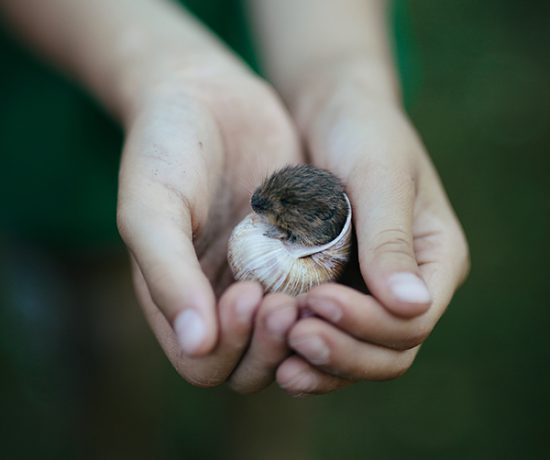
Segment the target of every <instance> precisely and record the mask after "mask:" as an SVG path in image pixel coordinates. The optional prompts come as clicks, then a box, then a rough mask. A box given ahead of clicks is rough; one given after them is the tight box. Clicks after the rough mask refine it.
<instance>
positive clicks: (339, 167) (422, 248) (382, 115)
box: [277, 72, 468, 393]
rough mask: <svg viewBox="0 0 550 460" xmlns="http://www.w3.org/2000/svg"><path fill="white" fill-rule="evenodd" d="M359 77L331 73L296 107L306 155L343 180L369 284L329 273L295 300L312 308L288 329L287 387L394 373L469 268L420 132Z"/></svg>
mask: <svg viewBox="0 0 550 460" xmlns="http://www.w3.org/2000/svg"><path fill="white" fill-rule="evenodd" d="M368 81H369V80H368V79H365V80H362V79H361V78H360V76H358V75H356V74H354V75H347V76H346V75H345V74H344V72H341V73H340V74H339V76H338V78H336V79H335V80H333V81H331V82H330V83H328V84H326V85H325V84H323V85H319V87H318V89H317V90H314V91H312V92H310V93H309V95H308V96H307V97H304V99H303V101H304V102H303V104H299V105H298V106H297V107H298V108H297V111H296V113H297V117H298V119H299V124H300V125H301V127H302V130H303V133H304V136H305V138H306V142H307V145H308V147H309V149H310V152H311V155H312V158H313V161H314V163H315V164H317V165H318V166H320V167H325V168H328V169H330V170H331V171H333V172H334V173H336V174H337V175H338V176H340V177H341V178H342V179H343V180H344V182H345V183H346V184H347V191H348V193H349V197H350V200H351V203H352V206H353V212H354V224H355V231H356V233H357V239H358V259H359V267H360V270H361V274H362V278H363V280H364V282H365V283H366V285H367V286H368V290H369V294H365V293H361V292H359V291H357V290H355V289H351V288H350V287H345V286H343V285H336V284H330V285H323V286H319V287H317V288H315V289H313V290H311V291H310V292H309V293H308V294H307V296H306V297H305V299H303V301H302V304H303V306H304V307H307V308H309V309H310V310H313V312H315V313H316V314H317V315H318V316H319V317H321V318H322V319H319V318H308V319H302V320H300V321H299V322H298V323H297V324H296V325H295V326H293V328H292V330H291V332H290V335H289V343H290V346H291V348H292V349H293V350H295V351H296V353H298V355H299V356H293V357H290V358H288V359H287V360H286V361H285V362H284V363H283V364H282V365H281V366H280V367H279V369H278V372H277V380H278V382H279V384H280V385H281V386H282V387H283V388H284V389H286V390H287V391H288V392H290V393H325V392H328V391H331V390H334V389H336V388H339V387H341V386H343V385H345V384H347V383H349V382H353V381H357V380H380V379H389V378H395V377H397V376H399V375H401V374H402V373H403V372H405V371H406V370H407V369H408V368H409V367H410V365H411V364H412V362H413V360H414V358H415V356H416V354H417V352H418V349H419V346H420V344H421V343H422V342H423V341H424V340H425V339H426V338H427V337H428V336H429V334H430V332H431V331H432V329H433V327H434V326H435V324H436V322H437V321H438V319H439V317H440V316H441V315H442V313H443V312H444V310H445V308H446V307H447V305H448V303H449V302H450V300H451V297H452V295H453V293H454V291H455V289H456V288H457V286H458V285H459V284H460V283H461V282H462V281H463V279H464V278H465V276H466V274H467V272H468V249H467V244H466V241H465V238H464V235H463V233H462V230H461V228H460V225H459V223H458V221H457V219H456V217H455V215H454V213H453V210H452V209H451V206H450V204H449V202H448V200H447V197H446V195H445V192H444V190H443V188H442V186H441V183H440V181H439V178H438V177H437V173H436V172H435V170H434V168H433V166H432V164H431V162H430V160H429V158H428V156H427V154H426V152H425V150H424V147H423V146H422V143H421V141H420V140H419V139H418V136H417V135H416V133H415V132H414V130H413V128H412V127H411V125H410V124H409V122H408V120H407V119H406V116H405V115H404V114H403V112H402V110H401V108H400V107H399V105H398V103H397V102H395V100H394V99H392V98H384V97H383V96H382V94H384V93H383V92H375V91H371V89H370V87H369V84H367V82H368ZM308 88H310V89H309V90H308V91H311V88H315V85H309V86H308ZM354 268H355V270H357V271H358V267H350V269H351V271H353V270H354ZM363 280H360V282H359V283H357V282H356V283H355V284H356V287H358V286H357V285H359V286H360V285H361V284H363V283H362V281H363ZM356 281H357V280H356Z"/></svg>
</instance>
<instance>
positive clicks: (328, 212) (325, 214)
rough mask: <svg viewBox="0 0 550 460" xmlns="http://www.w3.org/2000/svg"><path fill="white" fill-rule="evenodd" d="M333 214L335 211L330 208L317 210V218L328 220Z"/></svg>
mask: <svg viewBox="0 0 550 460" xmlns="http://www.w3.org/2000/svg"><path fill="white" fill-rule="evenodd" d="M334 214H336V211H335V210H334V209H332V208H326V209H323V210H320V211H319V218H320V219H321V220H330V219H332V218H333V217H334Z"/></svg>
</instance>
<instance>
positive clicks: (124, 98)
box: [0, 0, 468, 394]
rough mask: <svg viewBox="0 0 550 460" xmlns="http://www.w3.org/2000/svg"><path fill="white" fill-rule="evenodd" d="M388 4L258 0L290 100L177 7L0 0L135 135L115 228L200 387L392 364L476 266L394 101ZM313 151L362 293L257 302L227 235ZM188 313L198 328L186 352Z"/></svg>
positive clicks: (366, 370) (145, 1)
mask: <svg viewBox="0 0 550 460" xmlns="http://www.w3.org/2000/svg"><path fill="white" fill-rule="evenodd" d="M383 3H384V2H381V1H376V0H361V1H360V0H338V1H336V0H332V1H326V2H317V1H314V0H279V1H277V2H273V1H270V0H250V7H251V17H252V19H253V23H254V24H255V25H256V27H257V39H258V42H259V44H260V49H261V53H262V56H263V59H264V62H265V66H266V68H267V69H268V73H269V76H270V78H271V80H272V81H273V83H274V85H275V87H276V88H277V91H278V92H279V94H281V95H282V97H283V98H284V99H285V100H286V101H287V106H288V109H289V111H290V112H287V111H286V110H285V108H284V106H283V104H282V102H281V100H280V99H279V97H278V96H277V94H276V92H275V91H274V90H273V88H272V87H271V86H270V85H268V84H267V83H265V82H263V81H261V80H259V79H258V78H257V77H255V76H253V75H252V74H251V72H250V71H249V70H248V69H247V68H246V67H245V66H244V65H243V64H242V63H241V62H240V61H239V60H238V59H237V58H236V57H234V56H232V55H231V53H230V52H229V51H228V50H227V49H225V48H224V47H223V45H221V44H220V43H219V42H218V41H217V40H216V39H215V38H214V37H212V36H211V35H210V34H209V33H208V32H206V31H205V30H204V29H203V28H202V27H201V26H200V25H199V24H197V23H196V22H195V21H194V20H193V19H192V18H190V17H189V16H188V15H186V14H185V12H184V11H182V10H181V9H179V8H177V7H175V6H174V5H172V4H171V3H169V2H167V1H162V0H118V1H117V2H112V1H111V0H96V1H94V2H87V1H84V0H48V1H43V0H0V7H1V8H2V9H3V12H4V13H5V17H6V18H7V19H8V20H9V21H10V24H11V25H12V27H13V29H14V30H15V31H16V33H18V34H19V35H20V36H21V37H22V38H23V39H24V40H26V41H27V42H29V43H30V44H31V45H32V46H33V47H34V48H35V49H36V50H37V51H38V52H40V53H41V54H42V55H43V56H45V57H46V58H47V59H49V60H50V61H51V62H53V63H55V64H56V65H57V66H59V67H60V68H62V69H63V70H64V71H65V72H67V73H69V74H71V75H72V76H73V77H74V78H75V79H76V80H78V81H79V82H80V83H81V84H82V85H84V86H85V87H87V88H88V89H89V91H90V92H91V93H92V94H94V95H95V97H96V98H97V99H98V100H99V101H100V102H101V103H102V104H103V105H104V106H105V107H106V108H107V109H108V110H109V111H110V112H111V113H112V115H113V116H114V117H115V118H116V119H118V120H119V121H120V123H121V124H122V125H123V127H124V129H125V133H126V141H125V146H124V152H123V156H122V161H121V169H120V183H119V202H118V225H119V229H120V233H121V235H122V237H123V239H124V241H125V243H126V245H127V246H128V249H129V252H130V256H131V260H132V270H133V274H134V281H135V286H136V292H137V295H138V299H139V301H140V304H141V306H142V307H143V310H144V312H145V315H146V317H147V319H148V321H149V323H150V325H151V328H152V330H153V332H154V333H155V335H156V336H157V339H158V340H159V342H160V344H161V346H162V347H163V349H164V351H165V352H166V354H167V356H168V358H169V359H170V360H171V362H172V364H173V365H174V367H175V368H176V369H177V370H178V372H179V373H180V374H181V375H182V377H183V378H185V379H186V380H188V381H189V382H191V383H193V384H195V385H199V386H213V385H218V384H221V383H223V382H229V385H231V386H232V387H233V388H234V389H235V390H236V391H239V392H243V393H249V392H254V391H258V390H260V389H261V388H263V387H265V386H266V385H268V384H269V383H270V382H271V381H272V380H273V379H274V378H275V379H276V381H277V382H278V384H279V385H280V386H281V387H282V388H284V389H285V390H286V391H287V392H289V393H290V394H321V393H327V392H330V391H333V390H335V389H338V388H340V387H342V386H345V385H347V384H349V383H350V382H354V381H358V380H364V379H368V380H380V379H386V378H394V377H397V376H399V375H401V374H402V373H403V372H405V371H406V369H408V367H409V366H410V365H411V364H412V362H413V360H414V357H415V356H416V353H417V351H418V347H419V345H420V344H421V343H422V342H423V341H424V340H425V339H426V337H427V336H428V335H429V333H430V332H431V330H432V329H433V327H434V326H435V324H436V322H437V320H438V319H439V317H440V316H441V314H443V312H444V310H445V308H446V307H447V305H448V303H449V302H450V300H451V298H452V295H453V293H454V291H455V289H456V288H457V286H458V285H459V284H460V283H461V282H462V280H463V279H464V277H465V276H466V273H467V271H468V251H467V245H466V242H465V239H464V236H463V233H462V231H461V229H460V225H459V224H458V221H457V219H456V217H455V215H454V213H453V211H452V209H451V207H450V205H449V202H448V200H447V198H446V196H445V193H444V191H443V188H442V186H441V184H440V182H439V179H438V177H437V174H436V172H435V170H434V168H433V166H432V165H431V162H430V161H429V158H428V156H427V154H426V152H425V149H424V147H423V146H422V143H421V141H420V140H419V138H418V136H417V135H416V134H415V132H414V129H413V128H412V127H411V125H410V123H409V121H408V120H407V118H406V116H405V114H404V112H403V109H402V107H401V104H400V102H399V94H398V90H397V85H396V84H395V78H394V75H393V68H392V64H391V60H390V58H389V53H388V45H387V31H386V30H385V29H384V23H385V20H384V5H383ZM281 31H284V33H282V32H281ZM300 138H301V139H303V140H304V144H305V150H304V151H302V149H301V148H300V145H301V143H300V141H299V139H300ZM259 152H261V153H259ZM306 154H307V155H308V159H309V161H311V162H312V163H313V164H314V165H316V166H318V167H321V168H324V169H327V170H329V171H332V172H333V173H334V174H335V175H336V176H338V177H339V178H341V179H342V181H343V182H344V183H345V184H346V189H347V191H348V195H349V198H350V200H351V203H352V207H353V211H354V225H355V230H356V232H357V238H358V263H359V267H356V270H353V267H352V270H351V271H350V274H357V273H359V270H360V273H361V275H362V276H361V277H360V278H362V279H361V280H359V281H360V282H361V283H362V284H364V283H366V285H367V286H368V287H369V292H370V294H365V293H363V292H361V291H360V290H356V289H354V288H353V287H348V286H344V285H336V284H326V285H322V286H319V287H317V288H315V289H313V290H312V291H310V292H309V293H308V294H307V295H306V296H304V297H301V298H299V299H294V298H290V297H287V296H284V295H277V294H273V295H268V296H265V297H264V296H263V293H262V291H261V288H260V286H258V285H257V284H254V283H250V282H247V283H234V284H231V278H230V276H229V271H228V268H227V264H226V243H227V238H228V235H229V232H230V231H231V229H232V227H233V225H234V224H235V223H236V222H238V221H239V220H240V219H241V218H242V217H243V215H244V214H246V212H247V209H248V200H249V198H250V194H251V192H252V191H253V190H254V188H255V186H256V185H257V184H258V183H259V182H260V181H261V178H263V177H266V176H268V175H269V174H270V173H272V172H273V171H275V170H277V169H280V168H281V167H282V166H284V165H286V164H289V163H290V164H294V163H301V162H304V161H305V155H306ZM403 274H405V275H406V276H405V278H403V276H402V275H403ZM396 275H397V278H396ZM407 275H408V278H407ZM411 276H412V277H413V278H414V279H415V280H416V282H417V285H416V287H417V289H416V291H415V290H414V289H413V290H412V291H411V289H410V287H411V278H410V277H411ZM404 279H405V280H408V286H409V289H408V294H409V295H408V297H407V296H406V295H405V296H404V295H403V292H404V290H403V289H397V288H398V287H399V286H401V288H403V280H404ZM399 280H400V281H399ZM398 281H399V282H398ZM396 282H398V283H397V284H396ZM361 283H359V284H361ZM418 283H420V284H421V287H422V285H423V286H427V288H428V290H429V296H428V297H426V296H424V297H423V296H422V295H418V294H419V293H420V294H422V291H421V289H420V291H419V289H418ZM357 285H358V283H357V282H356V283H355V284H354V286H357ZM405 291H407V290H405ZM411 292H412V293H413V294H414V293H416V295H413V296H411V295H410V294H411ZM405 293H406V292H405ZM300 308H308V309H310V310H312V311H313V312H315V313H316V314H317V315H318V317H316V318H315V317H305V318H304V317H303V315H299V314H298V310H299V309H300ZM185 312H193V313H192V315H194V316H193V317H194V318H195V320H194V323H193V324H194V329H193V332H194V333H193V334H187V335H186V336H185V338H184V342H185V340H187V342H185V346H183V347H182V346H181V340H180V343H178V336H177V335H176V329H178V328H177V327H176V326H177V321H176V319H177V318H181V317H182V314H183V313H185ZM197 318H198V319H197ZM197 321H198V322H197ZM180 332H181V330H180ZM191 338H192V339H193V340H190V339H191ZM291 351H292V352H293V354H292V355H290V353H291Z"/></svg>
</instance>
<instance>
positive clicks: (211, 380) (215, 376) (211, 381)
mask: <svg viewBox="0 0 550 460" xmlns="http://www.w3.org/2000/svg"><path fill="white" fill-rule="evenodd" d="M178 372H179V374H180V375H181V376H182V377H183V379H184V380H185V381H187V382H188V383H190V384H191V385H193V386H194V387H198V388H214V387H217V386H220V385H221V384H222V383H224V382H225V381H226V379H227V376H226V375H225V374H224V373H221V372H207V373H201V372H189V371H188V370H187V372H185V371H183V370H180V369H178Z"/></svg>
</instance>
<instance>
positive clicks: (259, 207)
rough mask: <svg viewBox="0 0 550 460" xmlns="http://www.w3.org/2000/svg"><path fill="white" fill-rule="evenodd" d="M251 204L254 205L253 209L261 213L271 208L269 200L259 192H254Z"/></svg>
mask: <svg viewBox="0 0 550 460" xmlns="http://www.w3.org/2000/svg"><path fill="white" fill-rule="evenodd" d="M250 204H251V205H252V209H253V210H254V211H255V212H257V213H258V214H261V213H262V212H265V211H267V210H268V209H269V201H268V200H267V199H265V198H264V197H262V196H261V195H259V194H258V193H254V195H252V199H251V200H250Z"/></svg>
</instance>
